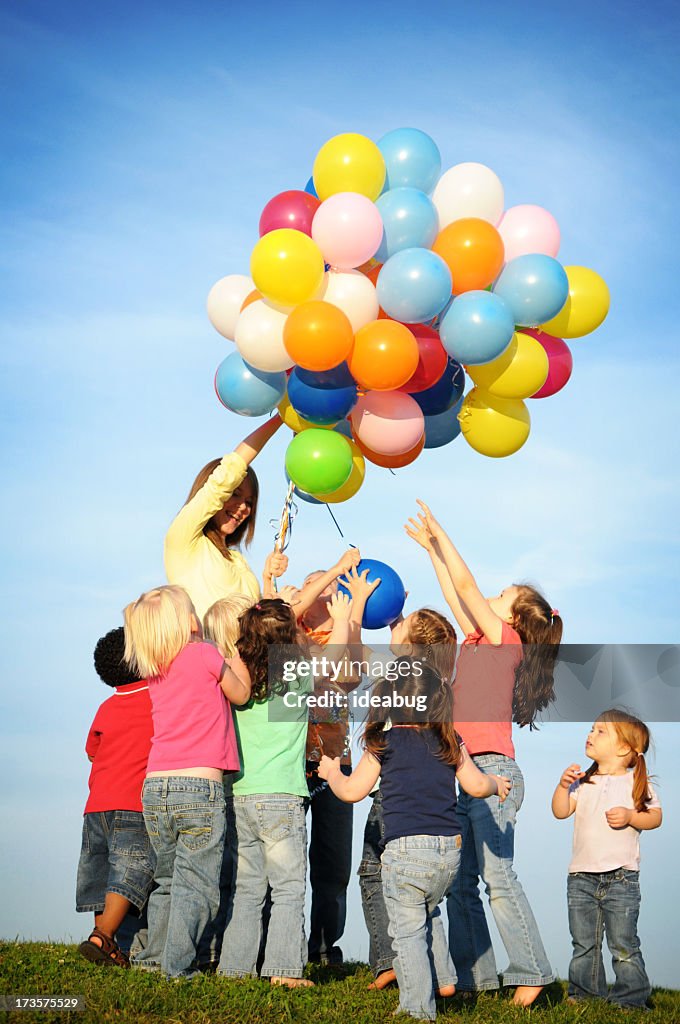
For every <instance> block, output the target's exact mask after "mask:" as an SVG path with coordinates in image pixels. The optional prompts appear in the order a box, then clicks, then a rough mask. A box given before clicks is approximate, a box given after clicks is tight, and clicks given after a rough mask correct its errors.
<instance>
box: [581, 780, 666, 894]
mask: <svg viewBox="0 0 680 1024" xmlns="http://www.w3.org/2000/svg"><path fill="white" fill-rule="evenodd" d="M633 776H634V772H633V771H632V770H631V771H627V772H626V774H625V775H593V776H591V781H590V782H582V781H581V780H580V779H578V780H577V781H576V782H573V783H572V784H571V786H570V787H569V796H570V797H573V799H574V800H575V801H576V811H575V812H574V845H573V849H572V855H571V863H570V865H569V874H573V873H574V872H575V871H594V872H595V873H596V874H601V873H602V872H603V871H616V870H618V868H628V869H629V870H630V871H639V870H640V830H639V829H637V828H634V827H633V826H632V825H626V827H625V828H612V827H611V826H610V825H609V823H608V821H607V819H606V817H605V814H606V812H607V811H611V809H612V808H613V807H627V808H629V809H630V810H631V811H632V810H634V809H635V804H634V803H633ZM649 793H650V796H651V798H652V799H651V800H650V802H649V803H648V804H647V810H650V809H651V808H652V807H661V804H660V803H659V798H658V797H657V795H656V793H655V792H654V790H653V789H652V787H651V786H649Z"/></svg>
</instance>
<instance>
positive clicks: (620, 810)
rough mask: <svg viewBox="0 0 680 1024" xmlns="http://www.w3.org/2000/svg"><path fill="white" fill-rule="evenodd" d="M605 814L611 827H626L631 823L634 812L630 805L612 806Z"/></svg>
mask: <svg viewBox="0 0 680 1024" xmlns="http://www.w3.org/2000/svg"><path fill="white" fill-rule="evenodd" d="M604 816H605V818H606V819H607V824H608V825H609V827H610V828H625V827H626V825H630V822H631V818H632V817H633V812H632V811H631V809H630V807H612V808H610V810H608V811H605V812H604Z"/></svg>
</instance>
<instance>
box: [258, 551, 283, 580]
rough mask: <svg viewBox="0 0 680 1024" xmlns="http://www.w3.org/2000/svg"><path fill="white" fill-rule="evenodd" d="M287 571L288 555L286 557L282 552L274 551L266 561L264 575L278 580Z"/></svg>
mask: <svg viewBox="0 0 680 1024" xmlns="http://www.w3.org/2000/svg"><path fill="white" fill-rule="evenodd" d="M287 569H288V555H284V554H283V552H281V551H272V552H270V554H268V555H267V558H266V560H265V563H264V571H263V575H264V576H273V577H274V578H275V579H278V577H279V576H283V574H284V572H286V570H287Z"/></svg>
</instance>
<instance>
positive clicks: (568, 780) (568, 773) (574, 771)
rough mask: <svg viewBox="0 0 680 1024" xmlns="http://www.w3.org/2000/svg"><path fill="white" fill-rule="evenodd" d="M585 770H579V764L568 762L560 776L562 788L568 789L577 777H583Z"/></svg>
mask: <svg viewBox="0 0 680 1024" xmlns="http://www.w3.org/2000/svg"><path fill="white" fill-rule="evenodd" d="M584 775H585V772H582V771H581V765H580V764H570V765H569V767H568V768H565V769H564V771H563V772H562V776H561V778H560V786H561V787H562V789H569V787H570V786H571V785H572V783H574V782H576V780H577V779H581V778H583V776H584Z"/></svg>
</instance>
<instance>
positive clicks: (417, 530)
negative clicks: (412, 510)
mask: <svg viewBox="0 0 680 1024" xmlns="http://www.w3.org/2000/svg"><path fill="white" fill-rule="evenodd" d="M404 529H405V530H406V533H407V534H408V536H409V537H410V538H411V539H412V540H414V541H415V542H416V543H417V544H420V546H421V548H425V550H426V551H432V548H433V547H434V534H433V533H432V531H431V530H430V528H429V526H428V525H427V521H426V519H425V516H424V515H421V514H420V513H418V519H417V520H416V519H413V518H410V519H409V521H408V522H407V523H405V524H404Z"/></svg>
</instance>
